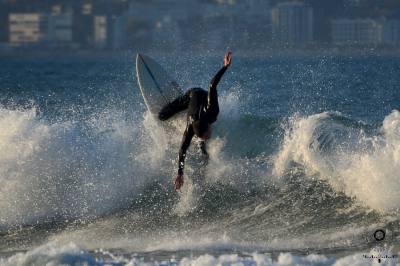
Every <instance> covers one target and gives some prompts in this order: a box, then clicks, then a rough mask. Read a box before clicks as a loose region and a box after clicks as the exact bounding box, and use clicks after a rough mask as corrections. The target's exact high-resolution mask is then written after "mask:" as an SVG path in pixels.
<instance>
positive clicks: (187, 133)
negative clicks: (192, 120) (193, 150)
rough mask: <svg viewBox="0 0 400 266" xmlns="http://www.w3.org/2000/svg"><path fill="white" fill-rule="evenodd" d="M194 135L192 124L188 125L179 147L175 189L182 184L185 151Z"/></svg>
mask: <svg viewBox="0 0 400 266" xmlns="http://www.w3.org/2000/svg"><path fill="white" fill-rule="evenodd" d="M193 136H194V131H193V127H192V125H190V124H189V125H188V126H187V128H186V130H185V133H183V138H182V144H181V148H180V149H179V162H178V175H177V177H176V178H175V189H180V188H181V186H182V185H183V169H184V168H185V159H186V151H187V149H188V148H189V146H190V142H191V141H192V138H193Z"/></svg>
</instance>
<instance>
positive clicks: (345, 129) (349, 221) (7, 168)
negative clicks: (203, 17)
mask: <svg viewBox="0 0 400 266" xmlns="http://www.w3.org/2000/svg"><path fill="white" fill-rule="evenodd" d="M150 56H154V57H156V58H157V60H158V61H159V62H160V63H161V64H162V65H163V66H164V67H165V68H166V69H167V71H168V72H169V73H171V75H172V76H174V77H175V78H176V79H177V81H178V83H179V84H181V86H182V87H183V88H190V87H192V86H201V87H204V88H207V85H208V82H209V81H210V79H211V78H212V76H213V75H214V74H215V72H216V71H217V70H218V68H219V67H220V65H221V63H222V60H221V59H222V58H219V57H218V58H217V57H215V56H210V55H207V56H199V55H196V56H190V55H185V56H178V55H177V56H173V55H170V54H163V55H150ZM133 58H134V56H133V55H130V54H126V56H123V57H120V58H112V59H111V58H110V59H104V58H102V59H94V58H91V59H88V58H77V57H76V58H63V57H57V58H40V59H35V58H29V59H26V58H25V59H22V58H14V59H13V58H7V59H6V58H3V59H0V66H1V67H0V265H60V264H62V265H232V264H234V265H398V263H399V261H398V258H397V256H398V254H399V252H400V249H399V247H400V245H399V244H400V231H399V230H400V192H399V191H400V112H399V111H397V109H398V108H399V107H400V106H399V105H400V87H399V86H400V57H399V58H397V57H383V56H368V57H361V56H358V57H313V58H312V57H297V56H276V57H272V58H271V57H246V56H240V55H238V56H235V57H234V58H233V64H232V67H231V68H230V69H229V70H228V71H227V73H226V74H225V76H224V77H223V80H222V81H221V83H220V85H219V88H218V90H219V99H220V108H221V113H220V116H219V119H218V121H217V122H216V123H215V126H214V130H213V137H212V139H211V140H210V141H209V143H208V150H209V153H210V161H209V163H208V165H204V163H203V160H202V158H201V155H200V153H199V151H198V147H197V145H196V143H195V142H194V143H193V144H192V146H191V148H190V149H189V152H188V159H187V166H186V170H185V184H184V187H183V189H182V191H180V192H175V191H174V190H173V187H172V178H173V177H174V175H175V173H176V170H177V169H176V168H177V167H176V159H177V152H178V149H179V143H180V140H181V138H182V133H183V130H184V126H185V125H184V121H182V120H179V119H177V120H175V121H173V122H172V124H173V125H172V128H173V129H172V130H168V131H166V130H165V128H163V127H162V126H160V124H159V122H157V121H155V120H154V119H153V118H152V117H151V115H150V114H149V113H148V112H147V110H146V107H145V105H144V102H143V100H142V97H141V95H140V94H139V90H138V86H137V81H136V77H135V74H134V73H135V64H134V60H133Z"/></svg>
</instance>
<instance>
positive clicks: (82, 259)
mask: <svg viewBox="0 0 400 266" xmlns="http://www.w3.org/2000/svg"><path fill="white" fill-rule="evenodd" d="M384 250H385V251H384V252H383V251H380V250H378V249H375V248H374V249H372V250H370V251H369V252H365V253H362V252H357V253H353V254H350V255H347V256H345V257H341V258H335V257H327V256H325V255H320V254H309V255H307V256H300V255H294V254H291V253H287V252H284V253H279V254H278V255H277V257H276V258H273V257H271V255H269V254H259V253H249V254H248V255H245V256H243V255H239V254H235V253H227V254H221V255H219V256H214V255H210V254H203V255H200V256H194V257H193V256H187V257H183V258H179V259H177V258H175V257H174V256H172V257H171V258H170V259H164V260H157V259H156V260H149V259H148V258H147V259H145V258H144V257H141V256H140V255H138V254H136V255H134V254H129V255H125V256H122V255H114V254H113V253H112V252H110V251H107V250H97V251H96V253H94V254H93V253H92V254H90V253H89V252H88V251H86V250H84V249H82V248H80V247H79V246H77V245H76V244H74V243H68V244H66V245H60V244H59V243H57V242H49V243H47V244H45V245H43V246H39V247H37V248H35V249H33V250H30V251H28V252H25V253H23V252H21V253H18V254H15V255H13V256H11V257H9V258H0V264H1V265H4V266H9V265H13V266H14V265H15V266H19V265H115V264H124V265H147V266H151V265H181V266H186V265H199V266H200V265H201V266H203V265H209V266H214V265H260V266H261V265H265V266H270V265H271V266H288V265H299V266H300V265H315V266H317V265H319V266H323V265H329V266H344V265H386V266H389V265H396V264H397V262H398V259H397V258H393V257H392V256H393V255H395V253H393V252H392V251H391V248H387V247H385V248H384ZM372 255H374V256H375V258H371V257H370V256H372ZM385 256H388V257H389V258H384V257H385ZM377 257H381V261H378V258H377Z"/></svg>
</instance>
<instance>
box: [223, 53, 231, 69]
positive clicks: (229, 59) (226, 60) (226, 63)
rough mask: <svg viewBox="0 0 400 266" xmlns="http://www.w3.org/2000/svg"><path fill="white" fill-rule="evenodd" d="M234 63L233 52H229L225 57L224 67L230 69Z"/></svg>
mask: <svg viewBox="0 0 400 266" xmlns="http://www.w3.org/2000/svg"><path fill="white" fill-rule="evenodd" d="M231 63H232V52H227V53H226V54H225V56H224V67H229V66H230V65H231Z"/></svg>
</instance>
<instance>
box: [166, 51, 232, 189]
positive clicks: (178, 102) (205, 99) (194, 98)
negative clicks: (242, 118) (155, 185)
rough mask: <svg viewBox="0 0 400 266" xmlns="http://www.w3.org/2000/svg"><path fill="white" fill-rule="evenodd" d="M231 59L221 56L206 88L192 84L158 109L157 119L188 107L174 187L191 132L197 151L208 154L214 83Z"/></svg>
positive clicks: (179, 179) (215, 104)
mask: <svg viewBox="0 0 400 266" xmlns="http://www.w3.org/2000/svg"><path fill="white" fill-rule="evenodd" d="M231 62H232V53H231V52H228V53H226V54H225V56H224V66H223V67H222V68H221V69H220V70H219V71H218V72H217V74H216V75H215V76H214V78H213V79H212V80H211V82H210V86H209V88H208V92H207V91H206V90H203V89H201V88H192V89H190V90H189V91H187V92H186V93H185V94H184V95H182V96H180V97H178V98H176V99H175V100H174V101H172V102H171V103H169V104H167V105H166V106H164V107H163V108H162V109H161V111H160V113H159V116H158V117H159V119H160V120H162V121H164V120H167V119H169V118H170V117H172V116H173V115H175V114H176V113H179V112H181V111H183V110H186V109H188V111H187V125H186V129H185V133H184V134H183V139H182V143H181V148H180V149H179V163H178V175H177V176H176V178H175V181H174V187H175V189H176V190H178V189H180V188H181V187H182V185H183V168H184V166H185V158H186V151H187V149H188V148H189V146H190V142H191V141H192V138H193V136H194V135H196V136H197V137H198V138H200V139H201V142H200V148H201V151H202V153H203V154H204V155H205V156H206V157H207V158H208V153H207V150H206V145H205V141H206V140H207V139H209V138H210V137H211V124H212V123H214V122H215V121H216V120H217V116H218V114H219V105H218V93H217V85H218V83H219V81H220V80H221V78H222V76H223V75H224V73H225V71H226V70H227V69H228V67H229V66H230V65H231Z"/></svg>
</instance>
